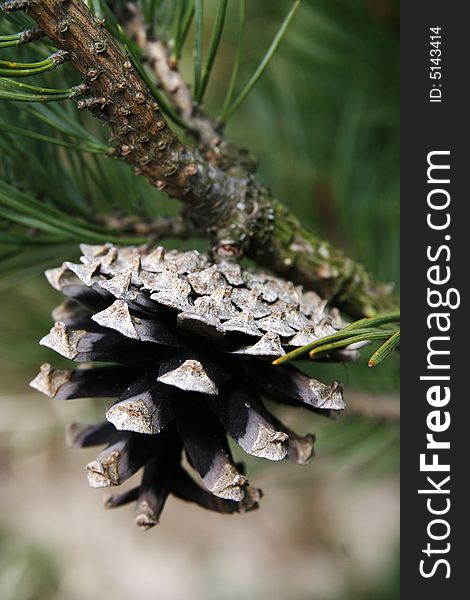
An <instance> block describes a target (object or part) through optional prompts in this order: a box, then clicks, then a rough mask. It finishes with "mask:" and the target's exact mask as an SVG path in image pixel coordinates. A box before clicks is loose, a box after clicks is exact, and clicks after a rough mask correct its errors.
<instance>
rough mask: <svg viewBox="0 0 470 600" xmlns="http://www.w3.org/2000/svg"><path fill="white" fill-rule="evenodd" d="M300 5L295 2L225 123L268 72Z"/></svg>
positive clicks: (230, 109) (228, 112)
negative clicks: (266, 71)
mask: <svg viewBox="0 0 470 600" xmlns="http://www.w3.org/2000/svg"><path fill="white" fill-rule="evenodd" d="M299 4H300V0H296V1H295V2H294V4H293V6H292V8H291V9H290V11H289V12H288V13H287V15H286V17H285V19H284V21H283V22H282V24H281V26H280V28H279V30H278V32H277V33H276V35H275V37H274V39H273V41H272V43H271V45H270V47H269V48H268V51H267V52H266V54H265V55H264V57H263V58H262V60H261V62H260V64H259V65H258V68H257V69H256V71H255V72H254V73H253V75H252V76H251V79H250V80H249V81H248V83H247V84H246V85H245V87H244V88H243V90H242V91H241V92H240V95H239V96H238V98H237V99H236V100H235V101H234V102H233V103H232V104H231V105H230V107H229V108H228V109H227V111H226V113H225V115H224V118H223V120H224V121H227V120H228V119H229V118H230V117H231V116H232V115H233V114H234V113H235V111H236V110H237V109H238V108H239V107H240V106H241V104H242V103H243V102H244V101H245V100H246V98H247V97H248V95H249V94H250V92H251V91H252V89H253V88H254V86H255V85H256V83H257V82H258V80H259V79H260V77H261V76H262V75H263V73H264V72H265V70H266V68H267V66H268V65H269V63H270V62H271V59H272V57H273V56H274V54H275V52H276V50H277V49H278V48H279V46H280V44H281V42H282V40H283V39H284V36H285V34H286V31H287V29H288V27H289V25H290V23H291V21H292V18H293V17H294V15H295V13H296V11H297V8H298V7H299Z"/></svg>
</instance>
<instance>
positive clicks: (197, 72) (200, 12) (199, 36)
mask: <svg viewBox="0 0 470 600" xmlns="http://www.w3.org/2000/svg"><path fill="white" fill-rule="evenodd" d="M203 24H204V0H195V28H196V33H195V40H194V80H193V86H194V97H195V98H197V97H198V96H199V91H200V87H201V71H202V44H203V34H204V28H203Z"/></svg>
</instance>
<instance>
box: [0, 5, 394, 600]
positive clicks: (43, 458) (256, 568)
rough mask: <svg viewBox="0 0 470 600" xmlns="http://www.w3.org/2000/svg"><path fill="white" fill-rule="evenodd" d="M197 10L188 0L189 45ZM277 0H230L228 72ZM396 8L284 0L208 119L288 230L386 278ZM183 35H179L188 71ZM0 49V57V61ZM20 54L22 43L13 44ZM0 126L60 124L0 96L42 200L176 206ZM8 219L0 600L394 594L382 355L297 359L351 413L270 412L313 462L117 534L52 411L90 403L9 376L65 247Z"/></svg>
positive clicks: (222, 68)
mask: <svg viewBox="0 0 470 600" xmlns="http://www.w3.org/2000/svg"><path fill="white" fill-rule="evenodd" d="M216 5H217V3H216V2H215V1H214V0H206V3H205V6H206V23H205V25H206V26H205V33H206V37H207V38H209V35H210V27H211V24H212V21H213V16H214V14H215V7H216ZM290 6H291V3H290V2H288V1H286V0H257V1H256V2H255V1H253V0H251V1H250V0H248V2H247V26H246V32H245V52H244V58H243V62H242V66H241V70H240V78H239V81H240V85H243V82H245V81H246V80H247V79H248V78H249V77H250V75H251V74H252V73H253V71H254V69H255V68H256V65H257V64H258V61H259V60H260V58H261V57H262V55H263V53H264V52H265V51H266V48H267V47H268V46H269V44H270V42H271V39H272V37H273V36H274V34H275V32H276V30H277V28H278V27H279V24H280V23H281V22H282V20H283V18H284V16H285V14H286V12H287V11H288V10H289V8H290ZM398 7H399V3H398V1H395V0H328V1H326V0H323V1H317V0H303V1H302V3H301V5H300V8H299V10H298V12H297V14H296V16H295V18H294V20H293V22H292V24H291V27H290V29H289V31H288V34H287V36H286V38H285V40H284V42H283V44H282V46H281V48H280V49H279V51H278V53H277V54H276V56H275V57H274V59H273V61H272V63H271V64H270V66H269V69H268V70H267V72H266V73H265V74H264V76H263V78H262V79H261V81H260V82H259V83H258V85H257V86H256V87H255V89H254V90H253V92H252V94H251V95H250V96H249V97H248V99H247V101H246V102H245V103H244V104H243V105H242V107H241V109H240V110H239V111H238V112H237V113H236V114H235V115H234V116H233V118H232V119H231V121H230V122H229V124H228V127H227V135H228V136H229V137H230V138H231V139H233V140H234V141H236V142H238V143H239V144H241V145H243V146H246V147H247V148H249V149H250V151H251V152H252V153H253V155H254V156H255V157H257V159H258V161H259V169H260V173H261V175H262V178H263V179H264V180H265V181H266V182H268V183H269V184H270V185H271V187H272V188H273V189H274V191H275V192H276V194H277V195H278V197H279V198H281V199H282V200H283V201H284V202H285V203H286V204H287V205H289V207H290V208H291V209H292V210H293V211H294V212H295V213H296V214H297V215H299V216H300V217H301V219H302V221H303V222H304V223H306V224H308V225H309V226H311V227H312V228H313V229H314V230H315V231H317V232H319V233H321V234H322V235H323V236H324V237H326V238H328V239H329V240H330V241H332V242H333V243H335V244H337V245H338V246H340V247H342V248H343V249H344V250H345V251H346V252H347V253H348V254H349V255H350V256H352V257H354V258H356V259H357V260H359V261H361V262H363V263H364V264H365V265H366V266H367V268H368V269H369V270H370V271H371V272H372V273H373V274H374V275H375V276H376V277H377V278H378V279H380V280H382V281H387V282H393V283H394V284H395V285H396V286H397V285H398V277H399V271H398V269H399V229H398V227H399V225H398V224H399V167H398V163H399V126H398V122H399V66H398V65H399V31H398V23H399V13H398ZM237 18H238V17H237V2H235V1H230V2H229V11H228V17H227V23H226V28H225V32H224V36H223V38H222V43H221V47H220V49H219V53H218V56H217V61H216V63H215V68H214V73H213V76H212V79H211V83H210V87H209V90H208V95H207V102H206V108H207V110H208V112H209V113H210V114H211V115H213V116H217V114H218V113H219V111H220V108H221V104H222V100H223V97H224V94H225V90H226V87H227V82H228V77H229V76H230V69H231V65H232V62H233V57H234V54H235V52H236V46H237ZM4 26H5V31H6V28H8V27H10V26H9V25H7V24H6V23H1V22H0V29H2V28H3V27H4ZM191 44H192V38H191V35H190V37H189V39H188V52H187V53H186V55H185V58H184V61H183V71H184V72H185V74H186V75H187V77H188V79H190V78H191V73H192V66H191ZM8 50H10V52H8V51H7V50H3V51H2V58H3V56H5V58H6V57H7V55H9V56H13V55H14V57H15V58H17V55H16V54H13V52H11V50H12V49H8ZM15 52H16V50H15ZM28 53H33V54H34V50H31V49H29V48H26V49H23V50H22V54H21V57H22V58H23V57H24V56H28ZM18 55H20V54H18ZM61 77H62V78H63V79H64V82H61V84H59V85H60V87H64V86H65V84H67V85H69V84H71V83H77V82H78V81H77V76H76V75H75V73H73V71H72V70H71V69H65V70H64V71H61V74H60V75H58V74H52V75H46V76H44V78H43V79H42V80H41V81H43V82H45V83H46V84H47V85H52V84H54V83H55V84H56V85H57V82H58V81H59V79H60V78H61ZM58 78H59V79H58ZM32 83H37V82H32ZM41 110H42V108H41ZM66 110H67V111H68V113H67V114H69V115H70V119H71V120H72V122H75V123H76V122H77V118H78V119H80V122H81V123H82V124H83V127H84V128H86V130H87V131H89V132H90V134H91V135H93V137H94V138H95V137H96V138H98V139H100V140H103V141H105V140H106V135H105V134H106V132H105V131H103V128H101V126H100V125H97V124H96V123H95V122H94V121H93V120H92V119H91V118H90V117H89V116H88V115H85V114H80V116H79V117H77V115H76V110H75V107H74V106H73V104H72V103H70V106H67V108H66ZM42 114H43V115H46V116H47V115H48V118H51V117H50V114H49V113H48V112H46V111H44V112H43V113H42ZM5 124H13V125H15V126H18V127H23V128H25V129H34V130H35V131H39V132H41V133H43V134H45V135H51V136H59V137H61V136H62V134H61V133H60V132H58V131H57V129H54V127H51V126H50V124H47V123H45V122H44V120H42V121H41V120H39V117H38V114H37V112H36V113H35V112H34V111H33V112H31V110H30V109H29V108H28V109H27V110H26V109H25V108H24V106H23V105H19V104H17V103H7V102H0V178H1V179H2V180H3V181H6V182H8V183H10V184H13V185H14V186H15V187H16V188H18V189H20V190H22V191H25V192H30V193H32V194H34V195H35V197H37V198H39V199H40V200H41V201H42V202H44V203H46V204H50V205H53V206H58V207H60V209H61V210H63V211H64V212H65V213H68V214H71V215H74V216H77V217H78V216H82V217H83V218H84V219H86V218H87V215H93V216H96V214H101V213H110V212H112V213H113V214H114V215H117V216H125V215H129V214H132V215H139V217H141V218H142V219H143V220H150V219H151V218H152V217H153V216H156V215H171V214H175V213H176V212H177V211H178V210H179V206H178V205H177V204H176V203H175V202H174V201H169V200H167V199H166V198H165V197H164V196H162V195H161V194H160V193H159V192H158V191H156V190H155V189H153V188H150V186H149V185H148V184H147V183H146V181H145V180H143V179H142V178H135V177H134V175H133V173H132V170H131V169H130V168H128V167H127V166H126V165H124V164H122V163H118V162H115V161H113V160H110V159H108V158H106V157H103V156H96V157H91V158H90V157H89V156H88V155H79V156H78V155H75V154H74V153H72V152H68V151H66V150H65V151H64V150H63V149H61V148H58V147H56V146H52V145H50V144H47V143H45V142H43V141H39V140H37V139H27V138H25V137H21V136H18V135H12V134H11V133H7V132H6V131H5V129H6V128H7V127H6V126H5ZM2 125H3V126H2ZM62 138H63V139H66V136H65V135H63V136H62ZM24 231H25V230H24V227H21V226H20V225H14V226H12V225H11V223H10V222H9V221H7V220H6V219H4V218H3V219H2V218H1V217H0V294H1V296H0V298H1V300H0V303H1V306H0V308H1V310H0V375H1V381H2V391H1V415H2V417H1V420H0V503H1V507H2V508H1V513H0V598H1V600H51V599H54V600H65V599H66V600H93V599H95V598H96V599H98V598H100V599H101V598H105V599H107V598H113V599H115V600H121V599H124V598H129V597H135V598H138V599H139V600H140V599H142V600H146V599H147V598H148V599H153V598H161V599H162V600H186V599H188V600H189V599H191V600H199V599H201V600H203V599H204V600H206V599H207V600H210V599H216V598H217V599H221V600H225V599H226V600H232V599H235V598H241V597H245V598H250V599H251V598H253V599H257V600H258V599H259V600H264V599H266V600H268V599H270V600H277V599H279V600H280V599H284V598H287V597H288V598H293V599H294V600H304V599H305V600H307V599H309V600H366V599H367V600H369V599H371V600H372V599H373V600H389V599H392V598H393V599H396V598H398V597H399V591H398V467H399V458H398V452H399V428H398V418H399V413H398V399H397V390H398V366H399V365H398V361H397V360H396V359H395V358H391V359H389V360H388V361H386V363H384V364H383V365H381V366H380V367H378V368H377V369H374V370H371V369H367V368H366V362H365V359H366V358H367V356H368V355H369V352H367V351H368V349H366V353H364V360H362V362H361V363H359V364H358V365H354V366H351V365H339V366H338V365H329V364H323V365H321V366H318V365H315V366H309V370H310V372H311V373H314V374H315V376H316V377H318V378H322V379H323V380H325V381H327V382H329V381H331V380H333V379H340V380H342V381H343V382H344V383H345V386H346V393H345V396H346V400H347V401H349V404H350V409H349V410H347V411H346V414H345V415H344V416H342V417H341V418H340V419H339V420H338V421H334V422H325V421H324V420H322V419H320V418H318V417H316V416H311V415H310V414H306V415H301V416H300V417H299V416H298V415H296V414H293V413H290V412H289V411H288V410H286V411H285V414H284V418H285V420H286V421H287V422H288V423H289V424H292V426H295V425H297V427H298V429H299V430H300V432H302V431H315V432H316V434H317V446H316V448H317V456H316V458H315V459H314V461H312V463H311V464H310V465H309V466H308V467H304V468H301V467H296V466H293V465H289V464H279V465H271V464H267V463H265V462H263V461H261V460H251V461H249V464H248V469H249V471H250V473H251V479H252V480H253V482H254V483H255V484H256V485H258V486H260V487H262V488H263V489H264V491H265V493H266V497H265V498H264V499H263V502H262V506H261V509H260V511H258V512H255V513H251V514H249V515H246V516H243V517H237V516H233V517H223V516H219V515H213V514H207V513H205V512H203V511H201V510H200V509H198V508H196V507H193V506H186V505H184V504H182V503H181V502H180V501H178V500H175V499H170V500H169V502H168V506H167V508H166V509H165V512H164V515H163V518H162V522H161V524H160V525H159V526H158V528H157V529H155V530H152V531H150V532H149V533H147V534H142V533H141V532H140V531H134V529H133V527H134V526H133V524H132V509H121V510H120V511H117V512H112V513H107V512H106V513H105V512H103V511H102V509H101V506H100V498H99V496H100V495H101V494H100V493H97V492H96V491H94V490H91V489H89V488H88V487H87V484H86V477H85V475H84V465H85V464H86V463H87V462H88V460H90V459H91V458H92V457H93V450H92V451H91V452H89V451H80V452H79V451H71V450H68V449H65V448H64V443H63V427H64V424H65V423H67V422H69V421H72V420H79V421H84V422H87V421H89V422H94V421H96V420H97V419H101V417H102V414H103V406H102V404H101V403H97V402H93V401H91V400H90V401H77V402H70V403H68V404H66V403H63V404H60V403H58V402H53V401H48V400H47V399H45V398H44V397H42V396H39V394H37V393H35V392H33V391H32V390H29V389H28V382H29V380H30V379H32V377H33V376H34V375H35V373H36V372H37V369H38V365H39V364H40V363H41V362H44V361H47V360H49V361H52V360H55V358H54V357H53V356H52V353H49V351H48V350H47V349H45V348H41V347H39V346H38V345H37V340H38V339H40V338H41V337H42V336H43V335H44V333H45V332H46V331H48V329H49V328H50V325H51V318H50V311H51V309H52V308H53V307H54V305H55V304H57V303H58V302H59V301H60V300H59V297H58V296H59V295H58V294H57V293H56V292H54V290H51V289H50V288H49V286H48V285H47V284H46V283H45V282H44V281H43V277H42V275H41V272H42V270H43V269H44V268H46V267H48V266H55V265H57V264H60V263H61V262H62V261H63V260H66V259H68V258H73V257H74V256H76V255H77V251H76V241H75V240H73V241H72V242H68V241H67V240H64V239H61V240H57V241H56V242H54V243H53V244H51V243H48V244H38V243H34V244H33V242H34V238H32V239H30V240H29V242H28V243H24V242H25V240H24ZM170 244H172V243H169V244H167V245H170ZM197 247H204V243H201V242H200V241H199V242H197Z"/></svg>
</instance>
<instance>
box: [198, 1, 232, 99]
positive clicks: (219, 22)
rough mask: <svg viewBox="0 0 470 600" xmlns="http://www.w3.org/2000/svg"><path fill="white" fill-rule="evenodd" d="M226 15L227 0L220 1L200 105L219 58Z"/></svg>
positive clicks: (200, 95)
mask: <svg viewBox="0 0 470 600" xmlns="http://www.w3.org/2000/svg"><path fill="white" fill-rule="evenodd" d="M226 14H227V0H219V8H218V9H217V15H216V17H215V23H214V27H213V29H212V35H211V39H210V43H209V50H208V54H207V59H206V62H205V64H204V68H203V71H202V79H201V85H200V88H199V92H198V94H197V96H196V102H197V103H198V104H201V103H202V100H203V98H204V94H205V93H206V89H207V84H208V83H209V78H210V74H211V71H212V67H213V66H214V61H215V57H216V56H217V50H218V49H219V44H220V38H221V37H222V31H223V29H224V24H225V17H226Z"/></svg>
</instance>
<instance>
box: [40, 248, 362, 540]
mask: <svg viewBox="0 0 470 600" xmlns="http://www.w3.org/2000/svg"><path fill="white" fill-rule="evenodd" d="M81 250H82V252H83V256H82V258H81V261H82V264H73V263H69V262H66V263H64V264H63V265H62V267H59V268H57V269H52V270H50V271H47V273H46V276H47V278H48V280H49V282H50V283H51V285H52V286H53V287H55V288H56V289H58V290H59V291H61V292H62V293H63V294H64V295H65V296H67V299H66V300H65V301H64V303H63V304H61V305H60V306H59V307H58V308H56V309H55V311H54V312H53V317H54V319H55V320H56V321H57V322H56V323H55V325H54V327H53V328H52V329H51V331H50V333H49V334H48V335H47V336H45V337H44V338H43V339H42V340H41V342H40V343H41V344H42V345H43V346H47V347H49V348H52V349H53V350H55V351H56V352H58V353H59V354H61V355H62V356H65V357H67V358H69V359H71V360H74V361H77V362H80V363H86V364H84V365H83V368H78V369H75V370H64V369H55V368H53V367H51V365H49V364H44V365H42V367H41V371H40V373H39V374H38V375H37V377H36V378H35V379H34V380H33V381H32V382H31V386H32V387H34V388H36V389H37V390H39V391H41V392H43V393H45V394H47V395H48V396H49V397H52V398H57V399H60V400H67V399H71V398H83V397H103V398H104V397H114V398H116V397H117V401H116V402H115V404H113V405H112V406H111V407H110V408H109V410H108V411H107V412H106V419H107V421H105V422H102V423H99V424H97V425H92V426H82V425H77V424H73V425H71V426H69V428H68V442H69V444H70V445H71V446H73V447H88V446H98V445H106V448H105V449H104V450H103V451H102V452H101V454H99V456H98V458H97V459H96V460H95V461H93V462H91V463H90V464H89V465H88V466H87V473H88V480H89V483H90V485H91V486H92V487H98V488H99V487H110V486H118V485H120V484H122V483H123V482H124V481H126V480H127V479H129V478H130V477H131V476H132V475H133V474H134V473H136V471H138V470H139V469H140V468H141V467H143V468H144V470H143V477H142V480H141V483H140V485H139V486H137V487H135V488H133V489H131V490H130V491H126V492H124V493H122V494H117V495H112V496H110V497H109V498H108V499H107V501H106V506H108V507H114V506H120V505H122V504H125V503H128V502H131V501H136V512H137V518H136V521H137V524H138V525H139V526H141V527H143V528H145V529H147V528H148V527H151V526H153V525H155V524H156V523H158V520H159V517H160V514H161V511H162V509H163V506H164V503H165V501H166V498H167V496H168V495H169V494H170V493H171V494H174V495H175V496H177V497H179V498H182V499H184V500H188V501H192V502H195V503H197V504H199V505H200V506H203V507H205V508H208V509H211V510H215V511H218V512H222V513H233V512H243V511H247V510H250V509H253V508H256V507H257V505H258V500H259V499H260V497H261V491H260V490H257V489H255V488H252V487H250V486H249V484H248V480H247V478H246V476H245V474H244V472H243V466H242V465H236V464H234V462H233V459H232V456H231V452H230V449H229V446H228V443H227V437H226V433H228V434H229V435H230V436H231V437H232V438H233V439H234V440H235V442H237V443H238V444H239V445H240V446H241V447H242V448H243V450H245V452H247V453H248V454H251V455H253V456H257V457H262V458H267V459H269V460H274V461H278V460H282V459H283V458H285V457H286V456H288V457H289V458H291V459H292V460H293V461H294V462H295V463H297V464H305V463H306V462H308V460H309V459H310V458H311V456H312V455H313V442H314V436H313V435H310V434H309V435H306V436H298V435H296V434H295V433H294V432H292V431H290V430H289V429H288V428H287V427H286V426H285V425H283V424H282V423H281V422H280V421H279V420H278V419H277V418H276V417H275V416H274V415H272V414H271V413H270V412H268V410H267V409H266V408H265V406H264V404H263V401H262V398H261V397H262V396H263V397H265V398H268V399H270V400H276V401H278V402H281V403H284V404H290V405H294V406H300V407H304V408H307V409H310V410H313V411H315V412H319V413H322V414H325V415H326V416H332V415H334V414H336V413H337V412H338V411H341V410H342V409H343V408H344V402H343V399H342V389H341V386H340V385H339V384H338V383H334V384H333V385H331V386H328V385H325V384H323V383H320V382H318V381H316V380H314V379H310V378H309V377H307V376H306V375H304V374H303V373H301V372H300V371H299V370H297V369H296V368H295V367H292V366H290V365H286V366H278V367H274V366H272V365H271V361H272V360H273V359H274V358H276V357H278V356H280V355H282V354H284V353H285V350H286V349H291V348H294V347H298V346H302V345H304V344H306V343H309V342H311V341H313V340H315V339H318V338H321V337H324V336H326V335H329V334H331V333H333V332H335V331H336V330H337V329H339V328H341V327H342V326H344V323H343V322H342V321H341V318H340V316H339V313H338V312H337V311H335V310H334V309H332V310H330V311H329V312H328V311H327V310H326V307H325V305H326V302H325V301H323V300H321V298H320V297H319V296H318V295H317V294H315V293H314V292H303V291H302V289H301V288H300V287H295V286H294V285H293V284H292V283H290V282H286V281H283V280H281V279H279V278H276V277H273V276H271V275H267V274H265V273H257V272H253V271H250V270H242V269H241V268H240V266H239V265H237V264H233V263H221V264H211V263H210V262H209V260H208V258H206V257H205V256H203V255H202V254H200V253H199V252H196V251H191V252H178V251H175V250H173V251H171V252H168V253H167V254H165V253H164V250H163V249H162V248H160V247H159V248H156V249H153V250H149V249H148V248H147V247H139V248H136V247H121V248H117V247H114V246H111V245H109V244H106V245H104V246H88V245H82V246H81ZM348 354H349V356H350V357H354V351H349V352H348V351H346V353H345V352H344V351H343V359H344V358H345V357H346V356H347V355H348ZM95 361H96V362H100V363H102V362H105V363H106V362H109V363H113V364H112V365H110V366H96V367H94V366H92V365H90V363H93V362H95ZM183 448H184V450H185V453H186V456H187V459H188V462H189V464H190V465H191V466H192V467H193V469H194V470H195V471H197V473H198V474H199V475H200V477H201V479H202V482H203V484H204V486H205V488H206V490H207V491H206V490H204V489H203V488H201V487H200V486H199V485H198V484H197V483H196V482H195V481H194V480H193V479H192V478H191V477H190V475H189V474H188V472H187V471H186V470H185V468H183V466H182V465H181V454H182V449H183Z"/></svg>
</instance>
